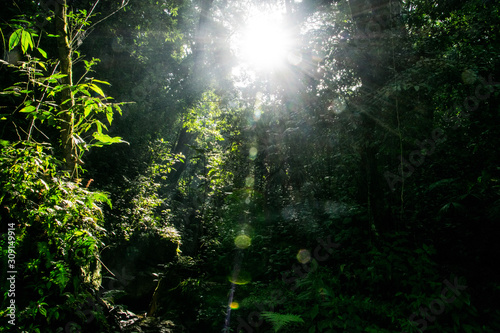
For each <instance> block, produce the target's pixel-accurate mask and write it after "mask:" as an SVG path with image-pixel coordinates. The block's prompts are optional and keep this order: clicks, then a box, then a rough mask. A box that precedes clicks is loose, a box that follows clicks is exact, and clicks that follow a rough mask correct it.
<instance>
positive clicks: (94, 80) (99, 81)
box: [92, 79, 111, 86]
mask: <svg viewBox="0 0 500 333" xmlns="http://www.w3.org/2000/svg"><path fill="white" fill-rule="evenodd" d="M92 82H97V83H102V84H107V85H108V86H110V85H111V83H109V82H107V81H101V80H96V79H93V80H92Z"/></svg>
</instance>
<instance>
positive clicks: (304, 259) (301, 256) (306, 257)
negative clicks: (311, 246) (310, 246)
mask: <svg viewBox="0 0 500 333" xmlns="http://www.w3.org/2000/svg"><path fill="white" fill-rule="evenodd" d="M297 260H298V261H299V262H300V263H301V264H307V263H308V262H309V261H311V252H309V251H307V250H304V249H302V250H299V253H297Z"/></svg>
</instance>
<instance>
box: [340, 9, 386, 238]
mask: <svg viewBox="0 0 500 333" xmlns="http://www.w3.org/2000/svg"><path fill="white" fill-rule="evenodd" d="M349 4H350V7H351V11H352V17H353V21H354V22H355V24H356V29H357V33H356V37H355V41H354V43H355V45H356V47H357V48H359V52H358V54H359V58H358V59H356V64H357V72H358V75H359V77H360V79H361V82H362V88H361V91H362V95H361V96H360V98H359V100H358V103H357V108H358V109H359V110H361V112H362V113H361V119H362V124H361V136H362V140H363V146H362V149H361V165H360V168H361V170H360V171H361V174H362V177H361V181H362V183H361V184H359V189H358V190H359V196H360V198H363V199H362V200H363V201H365V202H366V205H367V209H368V212H369V215H370V222H371V223H370V224H373V225H374V226H375V228H376V229H377V231H379V232H385V231H390V230H391V229H392V227H393V225H392V219H391V216H390V214H389V213H388V211H387V207H386V206H387V205H386V201H387V200H386V198H385V196H384V193H385V191H384V190H383V186H384V182H383V175H382V174H381V173H380V172H379V171H378V164H379V163H380V161H379V160H378V158H377V155H378V151H379V147H380V145H381V142H380V140H379V141H378V142H377V138H379V137H380V136H377V134H376V131H377V124H376V121H375V120H376V119H380V114H377V112H376V111H377V110H380V109H382V105H374V103H373V100H374V97H375V95H376V94H377V91H378V90H379V89H380V88H382V87H383V86H384V85H385V84H386V83H387V82H388V81H389V80H390V78H391V76H392V75H393V72H392V67H393V66H392V64H393V62H392V49H391V47H390V46H391V45H390V43H389V41H390V38H391V36H390V33H391V29H392V22H393V21H392V18H391V10H390V6H391V0H369V1H366V0H350V2H349ZM369 227H370V228H371V225H370V226H369Z"/></svg>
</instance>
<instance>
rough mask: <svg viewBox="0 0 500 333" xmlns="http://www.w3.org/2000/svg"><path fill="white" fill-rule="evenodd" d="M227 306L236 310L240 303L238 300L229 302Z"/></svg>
mask: <svg viewBox="0 0 500 333" xmlns="http://www.w3.org/2000/svg"><path fill="white" fill-rule="evenodd" d="M229 306H230V307H231V309H233V310H236V309H238V308H239V307H240V304H239V303H238V302H231V304H230V305H229Z"/></svg>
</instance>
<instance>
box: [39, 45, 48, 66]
mask: <svg viewBox="0 0 500 333" xmlns="http://www.w3.org/2000/svg"><path fill="white" fill-rule="evenodd" d="M36 49H37V50H38V52H40V54H41V55H42V57H44V58H45V59H47V52H45V51H44V50H42V49H41V48H39V47H37V48H36ZM40 65H41V64H40ZM42 67H44V66H42ZM44 68H45V67H44Z"/></svg>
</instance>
